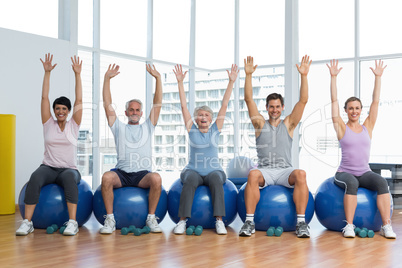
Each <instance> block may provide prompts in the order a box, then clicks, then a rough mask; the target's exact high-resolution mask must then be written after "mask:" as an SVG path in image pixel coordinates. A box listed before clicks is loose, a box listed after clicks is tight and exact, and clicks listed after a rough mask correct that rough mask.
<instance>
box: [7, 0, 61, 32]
mask: <svg viewBox="0 0 402 268" xmlns="http://www.w3.org/2000/svg"><path fill="white" fill-rule="evenodd" d="M58 3H59V1H54V0H37V1H31V0H13V1H1V2H0V27H2V28H8V29H12V30H17V31H22V32H27V33H32V34H38V35H43V36H48V37H53V38H58V25H59V21H58V15H59V5H58ZM44 12H45V13H44Z"/></svg>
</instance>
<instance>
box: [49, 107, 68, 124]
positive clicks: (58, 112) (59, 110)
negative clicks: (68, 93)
mask: <svg viewBox="0 0 402 268" xmlns="http://www.w3.org/2000/svg"><path fill="white" fill-rule="evenodd" d="M53 112H54V115H55V116H56V119H57V121H58V122H63V121H66V120H67V117H68V114H69V113H70V111H69V110H68V108H67V106H66V105H63V104H56V105H55V107H54V109H53Z"/></svg>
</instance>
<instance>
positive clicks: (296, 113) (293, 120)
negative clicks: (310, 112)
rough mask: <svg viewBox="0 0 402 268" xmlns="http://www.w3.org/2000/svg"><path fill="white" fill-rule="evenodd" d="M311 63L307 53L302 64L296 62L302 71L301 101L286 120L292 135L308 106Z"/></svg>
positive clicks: (298, 68)
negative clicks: (308, 79) (308, 78)
mask: <svg viewBox="0 0 402 268" xmlns="http://www.w3.org/2000/svg"><path fill="white" fill-rule="evenodd" d="M310 65H311V60H310V57H309V56H307V55H304V57H303V58H302V60H301V63H300V66H299V65H298V64H296V68H297V70H298V71H299V73H300V80H301V83H300V97H299V101H298V102H297V103H296V105H295V106H294V108H293V110H292V112H291V113H290V115H289V116H287V117H286V118H285V120H284V123H285V125H287V127H288V131H289V133H290V135H291V136H292V133H293V130H294V129H295V128H296V127H297V124H299V122H300V120H301V118H302V116H303V112H304V108H305V107H306V104H307V101H308V81H307V75H308V72H309V70H310Z"/></svg>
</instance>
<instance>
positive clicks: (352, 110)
mask: <svg viewBox="0 0 402 268" xmlns="http://www.w3.org/2000/svg"><path fill="white" fill-rule="evenodd" d="M345 112H346V113H347V115H348V119H349V121H351V122H356V121H359V118H360V114H361V112H362V106H361V104H360V102H359V101H356V100H355V101H350V102H348V103H347V105H346V109H345Z"/></svg>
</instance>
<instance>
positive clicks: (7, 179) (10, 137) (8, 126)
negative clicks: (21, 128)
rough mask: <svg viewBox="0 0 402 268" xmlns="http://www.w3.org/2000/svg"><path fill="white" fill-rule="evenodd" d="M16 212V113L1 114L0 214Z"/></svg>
mask: <svg viewBox="0 0 402 268" xmlns="http://www.w3.org/2000/svg"><path fill="white" fill-rule="evenodd" d="M14 213H15V115H13V114H0V215H3V214H14Z"/></svg>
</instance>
